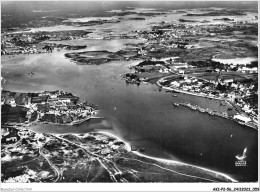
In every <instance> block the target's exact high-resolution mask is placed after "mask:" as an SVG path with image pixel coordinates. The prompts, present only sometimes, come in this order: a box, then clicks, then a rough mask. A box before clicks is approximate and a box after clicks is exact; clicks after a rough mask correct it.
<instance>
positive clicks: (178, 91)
mask: <svg viewBox="0 0 260 192" xmlns="http://www.w3.org/2000/svg"><path fill="white" fill-rule="evenodd" d="M163 78H165V77H163ZM163 78H161V79H163ZM161 79H159V80H158V81H157V82H156V83H155V84H156V85H157V86H158V87H160V88H162V89H165V90H168V91H173V92H176V93H183V94H187V95H192V96H195V97H203V98H208V99H214V100H218V101H224V102H225V103H227V104H229V105H231V106H232V107H234V106H233V105H232V104H231V103H230V102H229V101H228V100H226V99H224V98H221V97H211V96H208V95H202V94H199V93H191V92H188V91H183V90H180V89H174V88H170V87H165V86H162V85H161V84H160V80H161ZM240 113H241V112H240ZM242 114H243V115H244V116H246V117H249V116H248V115H246V114H245V113H242ZM213 116H217V117H222V118H224V119H227V120H231V121H233V122H237V121H235V120H233V119H232V118H226V117H223V116H219V115H213ZM237 123H239V122H237ZM239 124H241V123H239ZM241 125H245V126H247V127H250V128H253V129H255V130H257V131H258V126H257V128H255V127H253V126H250V125H247V124H245V123H244V124H241Z"/></svg>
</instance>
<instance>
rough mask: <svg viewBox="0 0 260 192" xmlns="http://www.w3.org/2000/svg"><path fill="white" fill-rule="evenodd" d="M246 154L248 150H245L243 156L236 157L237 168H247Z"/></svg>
mask: <svg viewBox="0 0 260 192" xmlns="http://www.w3.org/2000/svg"><path fill="white" fill-rule="evenodd" d="M246 152H247V148H245V149H244V151H243V154H242V155H236V159H237V160H236V161H235V166H236V167H245V166H246V160H245V159H246Z"/></svg>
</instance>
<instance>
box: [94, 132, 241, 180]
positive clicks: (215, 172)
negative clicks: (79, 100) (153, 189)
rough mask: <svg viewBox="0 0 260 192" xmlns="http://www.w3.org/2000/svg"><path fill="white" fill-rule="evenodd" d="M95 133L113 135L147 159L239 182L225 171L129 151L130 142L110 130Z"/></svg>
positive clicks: (127, 147)
mask: <svg viewBox="0 0 260 192" xmlns="http://www.w3.org/2000/svg"><path fill="white" fill-rule="evenodd" d="M94 132H95V133H102V134H105V135H108V136H111V137H115V138H116V139H118V140H120V141H122V142H124V143H125V146H126V149H127V151H128V152H132V153H134V154H136V155H138V156H141V157H146V158H148V159H152V160H156V161H159V162H164V163H169V164H171V163H172V164H179V165H185V166H190V167H193V168H197V169H201V170H203V171H207V172H210V173H214V174H217V175H220V176H223V177H225V178H227V179H229V180H231V181H232V182H235V183H236V182H239V181H237V180H235V179H233V178H232V177H230V176H229V175H227V174H225V173H221V172H218V171H214V170H210V169H207V168H204V167H200V166H196V165H192V164H188V163H184V162H180V161H176V160H170V159H163V158H158V157H153V156H149V155H145V154H142V153H140V152H138V151H131V146H130V144H129V143H128V142H127V141H125V140H124V139H122V138H120V137H119V136H118V135H115V134H113V133H110V132H106V131H94Z"/></svg>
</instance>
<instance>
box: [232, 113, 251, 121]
mask: <svg viewBox="0 0 260 192" xmlns="http://www.w3.org/2000/svg"><path fill="white" fill-rule="evenodd" d="M234 119H236V120H238V121H240V122H243V123H248V122H249V121H251V119H250V118H249V117H245V116H243V115H240V114H238V115H234Z"/></svg>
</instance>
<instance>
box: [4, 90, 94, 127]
mask: <svg viewBox="0 0 260 192" xmlns="http://www.w3.org/2000/svg"><path fill="white" fill-rule="evenodd" d="M78 100H79V98H78V97H76V96H73V95H72V94H70V93H67V92H62V91H45V92H41V93H28V94H16V93H14V92H10V93H9V94H4V96H2V105H3V104H7V105H11V107H18V106H22V107H24V108H26V111H27V113H26V118H27V119H28V120H27V121H26V122H25V123H28V122H29V121H30V119H31V118H32V116H33V115H34V114H35V112H36V113H37V118H36V121H40V122H44V123H58V124H79V123H81V122H83V121H85V120H87V119H89V118H90V117H91V116H92V115H94V114H95V111H94V109H93V108H92V107H89V106H87V105H85V104H83V103H79V102H78Z"/></svg>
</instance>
